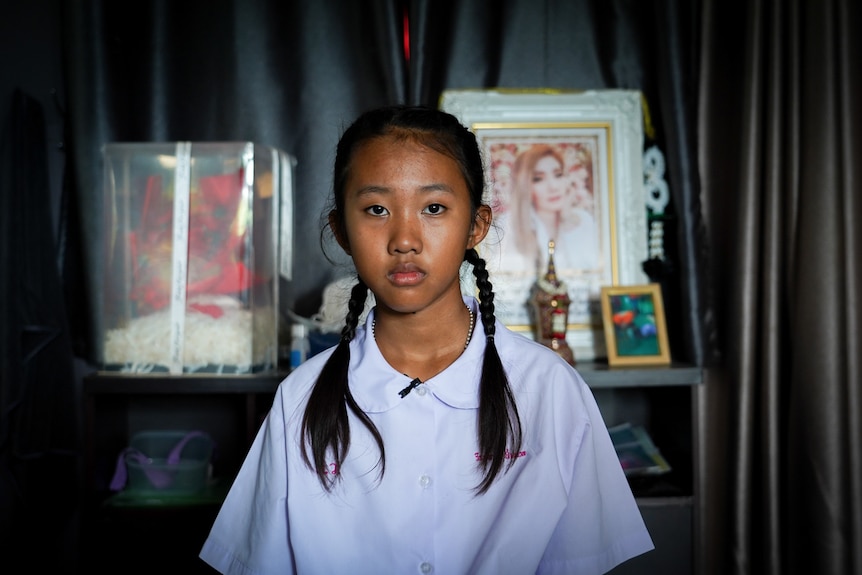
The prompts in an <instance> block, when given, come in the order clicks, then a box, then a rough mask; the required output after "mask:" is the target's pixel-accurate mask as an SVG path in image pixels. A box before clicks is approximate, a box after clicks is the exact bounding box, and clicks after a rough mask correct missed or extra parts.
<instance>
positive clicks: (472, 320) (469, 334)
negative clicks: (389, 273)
mask: <svg viewBox="0 0 862 575" xmlns="http://www.w3.org/2000/svg"><path fill="white" fill-rule="evenodd" d="M464 307H466V308H467V313H469V314H470V327H469V328H467V341H465V342H464V349H467V346H468V345H470V340H471V339H473V326H474V325H475V324H476V316H475V315H473V310H472V309H470V307H469V306H464ZM376 327H377V317H375V318H374V319H373V320H371V337H373V338H374V340H375V341H377V332H376V331H375V328H376Z"/></svg>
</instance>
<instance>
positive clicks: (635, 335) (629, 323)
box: [601, 283, 671, 366]
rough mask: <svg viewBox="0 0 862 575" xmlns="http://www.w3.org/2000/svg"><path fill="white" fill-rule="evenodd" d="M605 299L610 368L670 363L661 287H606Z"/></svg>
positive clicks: (648, 285) (602, 296)
mask: <svg viewBox="0 0 862 575" xmlns="http://www.w3.org/2000/svg"><path fill="white" fill-rule="evenodd" d="M601 300H602V321H603V324H604V331H605V344H606V347H607V350H608V365H612V366H615V365H666V364H669V363H670V361H671V359H670V348H669V347H668V339H667V325H666V323H665V316H664V302H663V301H662V294H661V286H660V285H659V284H655V283H653V284H644V285H632V286H603V287H602V295H601Z"/></svg>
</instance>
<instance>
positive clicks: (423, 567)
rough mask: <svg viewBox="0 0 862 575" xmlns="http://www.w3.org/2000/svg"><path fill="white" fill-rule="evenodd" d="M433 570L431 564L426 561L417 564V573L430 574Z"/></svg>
mask: <svg viewBox="0 0 862 575" xmlns="http://www.w3.org/2000/svg"><path fill="white" fill-rule="evenodd" d="M433 570H434V568H433V567H431V564H430V563H428V562H427V561H423V562H422V563H420V564H419V571H420V572H422V573H431V572H432V571H433Z"/></svg>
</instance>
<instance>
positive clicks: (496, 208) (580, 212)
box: [440, 90, 648, 361]
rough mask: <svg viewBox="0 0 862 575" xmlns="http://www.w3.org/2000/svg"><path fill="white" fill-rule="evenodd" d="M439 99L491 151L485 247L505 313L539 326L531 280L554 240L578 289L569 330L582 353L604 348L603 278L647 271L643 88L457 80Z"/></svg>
mask: <svg viewBox="0 0 862 575" xmlns="http://www.w3.org/2000/svg"><path fill="white" fill-rule="evenodd" d="M440 108H441V109H443V110H445V111H447V112H450V113H452V114H454V115H455V116H456V117H458V118H459V119H460V120H461V122H462V123H464V125H466V126H467V127H468V128H469V129H470V130H471V131H473V132H474V133H475V134H476V138H477V140H478V141H479V145H480V147H481V149H482V153H483V155H484V158H483V159H484V161H485V167H486V171H487V173H486V183H487V189H486V190H485V197H486V201H487V203H488V204H489V205H490V206H491V207H492V209H493V212H494V226H493V228H492V231H491V233H489V234H488V237H487V238H486V239H485V241H483V242H482V244H481V245H480V246H479V251H480V254H481V255H482V256H483V257H484V258H485V259H486V260H487V262H488V268H489V271H490V272H491V273H492V274H493V275H492V278H493V281H494V288H495V292H496V299H495V304H496V310H497V314H498V317H499V318H500V319H501V321H502V322H503V323H505V324H506V325H507V326H509V327H510V328H512V329H514V330H516V331H525V332H531V333H532V332H533V322H532V321H531V308H530V305H529V296H530V290H531V288H532V286H533V284H535V283H536V281H537V279H538V278H540V277H542V276H543V275H544V274H545V273H546V271H547V267H548V253H549V252H548V245H549V242H550V241H551V240H553V241H554V243H555V250H554V256H553V258H554V265H555V269H556V274H557V277H558V278H559V279H560V280H562V281H563V282H565V284H566V286H567V288H568V292H569V299H570V301H571V303H570V306H569V318H568V325H567V335H566V339H567V341H568V343H569V345H570V347H572V349H573V351H574V353H575V355H576V357H577V358H578V360H579V361H580V360H590V359H594V358H596V357H605V356H606V350H605V341H604V337H603V332H602V310H601V300H600V295H601V288H602V286H614V285H621V284H640V283H645V282H646V281H647V278H646V275H645V274H644V273H643V271H642V268H641V264H642V263H643V261H645V260H646V259H647V257H648V256H647V253H648V242H647V210H646V197H645V192H644V186H643V168H642V153H643V124H642V111H641V95H640V92H638V91H634V90H592V91H582V92H566V91H558V90H450V91H446V92H444V93H443V95H442V97H441V100H440ZM467 289H469V286H467Z"/></svg>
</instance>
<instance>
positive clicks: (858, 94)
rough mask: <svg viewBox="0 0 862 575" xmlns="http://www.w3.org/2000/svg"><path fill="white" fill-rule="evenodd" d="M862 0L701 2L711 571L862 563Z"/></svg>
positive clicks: (704, 489)
mask: <svg viewBox="0 0 862 575" xmlns="http://www.w3.org/2000/svg"><path fill="white" fill-rule="evenodd" d="M860 26H862V7H860V5H859V3H858V2H855V1H853V0H825V1H823V2H813V1H805V0H792V1H782V0H775V1H763V2H714V1H708V2H706V3H705V8H704V19H703V51H702V54H703V60H702V62H703V64H702V72H703V73H702V77H701V84H700V94H701V110H700V111H701V114H700V117H699V121H698V127H699V131H700V134H699V143H700V146H701V154H700V160H699V164H700V172H701V176H702V187H703V196H704V205H705V213H706V220H707V222H708V227H709V238H710V243H711V245H712V262H713V266H714V277H715V278H716V281H715V285H716V287H717V288H718V289H717V290H716V293H717V298H716V312H717V313H716V317H718V318H720V321H719V322H718V323H719V330H718V332H719V333H720V334H721V335H720V338H721V341H722V342H723V346H722V347H723V349H724V350H725V357H724V361H722V362H721V365H722V369H711V370H709V371H708V372H707V382H706V385H705V386H704V388H703V390H702V393H700V394H699V397H698V406H699V407H698V413H699V416H700V417H699V421H700V429H699V433H700V435H701V438H702V441H701V443H702V444H703V445H704V446H705V447H706V449H704V450H702V451H701V454H702V455H703V458H704V460H703V461H702V462H701V465H700V466H699V473H698V475H699V477H700V482H699V485H698V487H697V489H698V490H699V492H700V493H701V494H703V496H704V497H703V498H702V499H701V501H702V502H703V509H702V516H703V517H704V521H703V530H702V540H701V542H700V546H701V549H702V553H701V554H700V557H701V569H700V572H702V573H715V574H722V575H723V574H726V573H734V574H758V575H760V574H767V573H768V574H773V575H779V574H781V575H784V574H809V573H817V574H818V575H819V574H825V575H845V574H859V573H862V447H860V438H862V393H860V385H862V372H861V371H860V358H862V340H860V328H862V311H860V304H859V293H860V280H862V258H860V250H862V233H860V226H859V221H860V218H862V180H860V171H859V170H860V168H859V164H860V160H862V111H860V107H859V101H860V98H862V39H860V35H859V33H858V30H859V28H860Z"/></svg>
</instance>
